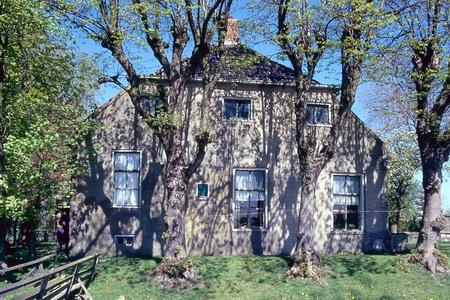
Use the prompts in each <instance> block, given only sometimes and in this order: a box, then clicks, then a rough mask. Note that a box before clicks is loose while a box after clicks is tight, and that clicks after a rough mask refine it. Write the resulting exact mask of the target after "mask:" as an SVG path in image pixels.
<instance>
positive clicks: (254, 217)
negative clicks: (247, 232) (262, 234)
mask: <svg viewBox="0 0 450 300" xmlns="http://www.w3.org/2000/svg"><path fill="white" fill-rule="evenodd" d="M250 226H251V227H262V226H263V212H261V211H258V210H256V209H251V210H250Z"/></svg>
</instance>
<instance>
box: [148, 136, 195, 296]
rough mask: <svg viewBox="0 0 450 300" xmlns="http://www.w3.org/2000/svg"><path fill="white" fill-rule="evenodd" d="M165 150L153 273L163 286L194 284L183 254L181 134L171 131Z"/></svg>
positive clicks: (184, 191)
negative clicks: (163, 205) (160, 247)
mask: <svg viewBox="0 0 450 300" xmlns="http://www.w3.org/2000/svg"><path fill="white" fill-rule="evenodd" d="M175 130H176V132H175V133H173V136H172V138H171V141H172V142H171V143H170V144H171V145H170V147H169V149H168V151H167V163H166V165H165V167H164V171H163V172H164V174H163V175H164V180H165V186H166V190H167V210H166V215H165V217H164V225H165V229H166V230H165V232H164V233H163V239H164V240H165V246H164V258H163V260H162V262H161V263H160V264H159V265H158V267H157V268H156V269H155V271H154V272H153V273H154V275H157V276H159V278H160V281H161V283H162V284H163V285H166V286H177V287H180V286H183V284H185V283H188V284H189V282H195V281H196V273H195V269H194V266H193V264H192V262H191V261H190V260H189V258H188V257H187V255H186V243H185V220H184V219H185V217H184V216H185V199H186V197H187V185H188V180H189V178H188V176H187V172H186V171H187V167H186V158H185V156H184V153H183V145H182V134H181V130H180V129H175Z"/></svg>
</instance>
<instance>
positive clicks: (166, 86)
mask: <svg viewBox="0 0 450 300" xmlns="http://www.w3.org/2000/svg"><path fill="white" fill-rule="evenodd" d="M50 3H51V5H52V6H53V8H54V9H55V10H56V11H59V12H62V13H63V15H64V16H65V17H67V19H68V20H69V21H70V22H71V23H72V24H74V25H75V27H76V28H77V29H79V30H81V31H83V32H84V33H85V34H87V36H88V37H90V38H92V39H93V40H95V41H98V42H99V43H100V45H101V46H102V47H103V48H105V49H107V50H109V52H110V53H111V55H112V56H113V57H114V58H115V59H116V60H117V62H118V63H119V64H120V66H121V67H122V69H123V70H124V71H125V73H126V82H127V84H124V83H123V82H122V81H121V80H120V79H119V76H117V75H114V76H104V77H103V78H101V82H112V83H115V84H117V85H118V86H120V87H121V88H123V89H124V90H125V91H126V92H127V93H128V94H129V96H130V98H131V101H132V102H133V104H134V105H135V107H136V108H137V110H138V112H139V114H140V115H141V116H142V117H143V119H144V120H145V121H146V122H147V124H148V125H149V126H150V128H151V129H152V132H153V133H154V134H156V135H157V136H158V139H159V141H160V143H161V145H162V147H163V149H164V154H165V161H164V163H163V181H164V183H165V188H166V195H167V199H166V215H165V216H164V223H165V227H166V231H165V232H164V234H163V238H164V239H165V247H164V253H165V257H164V259H163V261H162V262H161V264H160V265H159V266H158V267H157V268H156V271H155V273H156V274H158V275H160V276H161V280H163V281H167V280H168V279H169V278H171V277H176V278H184V279H192V278H194V277H195V272H194V268H193V265H192V262H191V261H190V260H189V259H188V258H187V255H186V250H185V220H184V214H185V207H184V205H185V204H184V203H185V198H186V197H187V186H188V182H189V179H190V178H191V176H192V175H193V174H194V172H195V171H196V170H197V168H198V167H199V165H200V164H201V162H202V160H203V157H204V155H205V149H206V147H207V145H208V143H209V142H210V136H209V133H208V131H207V128H203V129H202V130H201V131H200V132H199V133H197V134H196V135H195V141H196V142H197V150H196V154H195V155H194V158H193V159H192V160H191V161H188V159H187V153H186V151H187V150H186V147H184V144H183V141H184V134H185V132H186V127H187V126H188V125H187V124H188V122H187V120H184V119H183V120H181V121H180V120H179V119H178V118H177V117H176V116H179V115H182V113H183V105H185V100H186V99H185V95H186V93H185V92H186V89H187V88H188V87H187V84H188V82H189V80H190V79H191V78H192V76H193V74H194V72H195V71H196V70H197V69H198V68H203V70H204V71H203V98H204V100H203V101H208V100H209V98H210V97H211V95H212V92H213V90H214V86H215V83H216V82H217V80H218V78H219V75H220V68H219V70H216V71H217V72H216V73H215V74H211V73H210V72H209V71H210V68H209V67H208V64H207V62H208V59H209V56H210V55H212V54H213V53H214V55H218V56H219V58H220V57H221V56H222V55H221V54H222V53H223V43H224V38H225V33H226V29H227V20H228V17H229V11H230V8H231V4H232V0H206V1H204V0H198V1H192V0H185V1H141V0H132V1H131V2H120V3H119V1H117V0H109V1H107V0H101V1H94V2H93V3H90V2H83V3H79V4H76V5H74V4H73V3H72V2H69V1H67V2H65V1H63V2H60V1H51V2H50ZM96 3H97V4H96ZM133 30H134V31H135V32H137V34H138V36H139V37H142V38H143V39H144V40H145V43H146V45H147V47H148V50H149V51H150V53H152V55H153V57H154V58H155V59H156V60H157V61H158V63H159V64H160V65H161V70H160V75H161V78H162V79H161V80H160V81H159V82H158V83H157V85H158V89H157V93H158V96H159V97H160V100H161V103H162V107H161V112H162V113H161V114H160V115H159V116H151V115H150V113H149V112H148V111H147V110H146V109H145V103H143V101H140V99H141V89H140V88H141V87H142V84H143V81H142V77H141V76H140V74H138V70H137V68H136V67H135V65H134V64H133V62H132V61H131V59H130V56H129V55H127V53H126V51H125V50H124V49H125V43H126V41H127V39H130V37H129V36H127V34H128V33H129V32H132V31H133ZM190 41H191V43H189V42H190ZM214 41H217V43H216V44H214ZM188 46H189V47H188ZM189 48H191V49H192V51H191V53H190V58H188V59H186V58H185V52H186V51H185V50H186V49H189ZM219 66H220V64H219ZM149 134H151V133H150V132H149Z"/></svg>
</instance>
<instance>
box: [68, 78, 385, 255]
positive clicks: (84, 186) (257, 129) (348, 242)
mask: <svg viewBox="0 0 450 300" xmlns="http://www.w3.org/2000/svg"><path fill="white" fill-rule="evenodd" d="M149 86H151V83H149V84H148V85H145V86H143V90H145V89H146V88H148V87H149ZM199 91H200V85H199V83H198V82H195V81H193V82H192V83H191V84H190V88H189V91H188V92H187V94H186V106H185V111H184V112H183V114H182V115H183V121H184V122H189V129H188V130H187V131H186V134H185V139H186V142H185V146H186V147H187V149H188V153H189V155H192V154H193V152H194V150H195V143H194V142H193V141H192V139H193V133H194V132H196V131H197V130H198V126H199V123H200V122H199V118H200V96H199ZM294 93H295V90H294V87H293V86H292V85H289V84H268V83H261V82H240V83H237V82H234V83H230V82H226V81H222V82H220V83H219V84H218V86H217V88H216V90H215V92H214V95H213V97H212V99H211V101H209V107H208V114H206V115H207V116H208V121H207V126H208V128H209V129H210V133H211V134H212V136H213V142H212V143H211V144H210V145H208V148H207V153H206V155H205V158H204V160H203V163H202V165H201V166H200V168H199V169H198V170H197V172H196V174H195V175H194V176H193V178H192V179H191V181H190V189H189V196H188V197H187V199H186V207H187V209H186V241H187V251H188V253H189V254H192V255H197V254H198V255H251V254H264V255H277V254H288V253H290V252H291V250H292V249H293V247H294V244H295V239H296V232H297V223H298V222H297V220H298V208H299V195H300V185H299V181H298V176H299V174H298V159H297V154H296V142H295V127H294V125H295V120H294V115H293V113H292V112H293V108H292V101H291V100H290V99H292V97H293V96H294ZM229 98H232V99H248V100H250V101H251V117H250V119H248V120H229V119H225V118H224V100H225V99H229ZM310 101H311V103H321V104H327V105H329V107H330V112H331V118H333V112H334V111H335V109H336V108H337V107H336V101H337V100H336V99H335V91H334V90H333V89H332V88H330V87H326V86H320V85H317V86H316V87H315V88H314V89H313V91H312V92H311V96H310ZM93 118H94V119H95V120H96V121H97V122H98V125H99V126H98V127H97V129H96V130H95V131H94V132H93V133H92V134H91V135H90V136H89V137H88V139H87V142H86V143H87V145H86V146H87V147H91V148H92V149H95V151H91V152H89V155H88V157H85V159H86V160H87V161H88V162H89V174H87V175H86V176H84V177H83V178H80V181H79V188H78V194H77V196H76V197H75V198H74V199H73V200H72V202H71V222H70V227H71V230H70V233H71V246H72V254H73V255H82V254H85V253H93V252H98V253H102V254H107V255H115V254H122V253H124V254H139V255H149V256H159V255H162V254H163V251H164V250H163V241H162V239H161V234H162V232H163V230H164V228H163V222H162V217H163V214H164V187H163V184H162V180H161V175H160V173H161V162H163V161H164V155H163V151H162V149H161V148H160V147H159V146H158V139H157V137H156V136H155V135H153V134H152V132H151V130H150V129H149V128H148V127H147V125H146V124H145V122H144V121H143V120H142V119H141V118H140V116H138V114H137V112H136V110H135V108H134V106H133V104H132V103H131V101H130V99H129V98H128V96H127V95H126V94H125V93H121V94H119V95H117V96H116V97H115V98H113V99H111V100H110V101H109V102H108V103H107V104H105V105H103V106H102V107H101V108H99V109H98V110H97V112H96V113H95V116H94V117H93ZM308 130H311V132H312V133H313V134H315V135H316V138H317V139H321V138H323V136H324V135H325V134H326V133H327V131H328V130H329V127H327V126H326V125H309V127H308ZM338 143H339V147H338V148H339V150H338V152H337V153H336V154H335V156H334V159H333V160H332V161H331V162H330V163H329V164H328V166H327V167H326V168H325V169H324V170H323V171H322V173H321V176H320V178H319V181H318V182H317V188H316V192H315V194H314V195H311V197H310V201H313V202H314V206H315V219H316V220H317V227H316V229H315V235H316V237H317V239H316V240H317V242H318V244H317V248H318V249H319V250H320V251H321V252H324V253H335V252H355V251H361V250H370V249H371V247H372V245H373V241H374V240H377V239H381V240H383V239H384V238H385V237H386V235H387V212H386V211H387V203H386V197H385V186H384V184H385V183H384V182H385V175H386V167H385V163H384V157H383V145H382V142H381V141H380V140H379V139H378V138H377V137H376V136H375V135H374V134H373V133H372V132H371V131H370V130H369V129H368V128H367V127H366V126H365V125H364V124H363V123H362V122H361V121H360V120H359V119H358V118H357V117H356V115H354V114H350V115H349V117H348V118H347V122H346V128H345V130H344V132H343V135H342V136H341V137H340V139H339V142H338ZM128 150H133V151H137V152H138V153H139V154H140V157H141V159H140V164H141V168H140V171H139V172H140V177H139V180H140V197H139V205H138V206H137V207H114V205H113V203H114V201H113V198H114V195H113V194H114V187H113V184H114V183H113V182H114V179H113V173H114V167H113V157H114V156H113V155H114V151H128ZM236 170H259V171H264V172H265V176H266V177H265V181H264V184H265V187H264V193H265V195H264V208H263V211H264V212H263V214H264V216H263V220H264V221H263V222H264V224H263V226H261V228H236V226H235V219H234V218H236V215H235V211H236V208H235V205H236V202H235V201H234V200H235V197H236V195H235V176H234V175H235V172H236ZM339 174H350V175H359V178H361V193H360V200H359V201H360V202H359V207H358V211H359V220H360V221H359V225H358V229H352V230H340V229H339V230H337V229H335V228H334V225H333V201H334V200H333V188H332V186H333V176H335V175H339ZM198 183H207V184H208V188H209V191H208V192H209V195H208V197H206V198H198V197H197V195H196V193H197V184H198ZM120 236H123V237H131V238H132V243H128V244H129V245H128V246H127V245H123V243H124V242H123V238H122V240H121V242H119V243H118V242H117V238H118V237H119V239H120ZM130 241H131V240H130ZM125 244H127V243H125Z"/></svg>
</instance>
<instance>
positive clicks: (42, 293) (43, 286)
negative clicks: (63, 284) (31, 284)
mask: <svg viewBox="0 0 450 300" xmlns="http://www.w3.org/2000/svg"><path fill="white" fill-rule="evenodd" d="M47 283H48V276H46V277H44V278H42V280H41V289H40V290H39V295H38V296H37V298H38V299H39V300H42V299H43V298H44V296H45V294H46V292H47Z"/></svg>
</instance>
